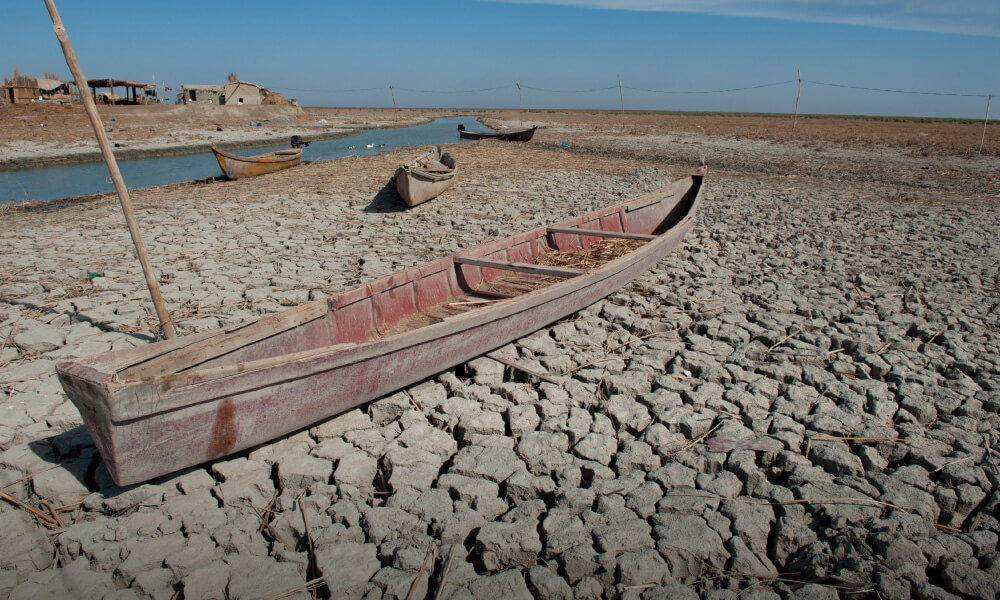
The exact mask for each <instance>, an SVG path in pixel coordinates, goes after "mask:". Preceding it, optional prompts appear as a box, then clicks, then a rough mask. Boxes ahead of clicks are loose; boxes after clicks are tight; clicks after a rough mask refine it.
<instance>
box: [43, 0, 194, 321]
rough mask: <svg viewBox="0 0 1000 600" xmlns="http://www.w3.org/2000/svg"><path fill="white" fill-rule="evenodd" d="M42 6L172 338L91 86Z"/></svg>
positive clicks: (49, 2)
mask: <svg viewBox="0 0 1000 600" xmlns="http://www.w3.org/2000/svg"><path fill="white" fill-rule="evenodd" d="M45 7H46V8H48V9H49V16H50V17H51V18H52V25H53V29H54V30H55V33H56V37H57V38H58V39H59V44H60V45H61V46H62V50H63V55H65V57H66V64H67V65H68V66H69V70H70V72H71V73H73V77H74V78H76V86H77V87H78V88H80V92H81V93H80V97H81V98H83V99H84V101H83V105H84V108H86V109H87V116H88V117H90V124H91V126H93V128H94V134H95V135H96V136H97V143H98V145H100V147H101V154H103V155H104V162H106V163H107V164H108V171H109V172H110V173H111V180H112V181H114V184H115V190H117V191H118V199H119V200H121V204H122V212H123V213H125V223H126V224H128V232H129V233H130V234H131V235H132V242H133V243H134V244H135V252H136V254H137V255H139V263H140V264H141V265H142V273H143V275H145V276H146V285H147V286H149V295H150V296H151V297H152V299H153V306H154V307H156V316H157V317H158V318H159V319H160V329H161V330H162V333H163V337H164V338H166V339H168V340H169V339H171V338H173V337H174V324H173V323H172V322H171V321H170V313H169V312H167V306H166V305H165V304H164V303H163V296H161V295H160V286H159V285H158V284H157V283H156V276H155V275H154V273H153V267H152V265H150V264H149V257H147V256H146V246H145V245H144V244H143V243H142V236H141V235H140V234H139V224H138V223H137V222H136V220H135V213H134V212H133V211H132V200H131V199H130V198H129V194H128V188H127V187H125V180H124V179H122V174H121V171H119V170H118V163H117V162H116V161H115V155H114V154H112V153H111V143H110V142H109V141H108V136H107V134H106V133H105V132H104V125H103V124H102V123H101V117H100V116H99V115H98V114H97V106H95V104H94V102H93V99H92V98H91V97H90V88H89V87H88V86H87V78H86V77H84V76H83V69H81V68H80V61H78V60H77V58H76V53H75V52H73V46H71V45H70V43H69V36H68V35H66V28H65V27H63V24H62V19H60V18H59V12H58V11H57V10H56V5H55V3H54V0H45Z"/></svg>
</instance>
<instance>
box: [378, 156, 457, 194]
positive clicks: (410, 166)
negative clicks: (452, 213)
mask: <svg viewBox="0 0 1000 600" xmlns="http://www.w3.org/2000/svg"><path fill="white" fill-rule="evenodd" d="M457 172H458V167H457V166H456V165H455V159H454V158H452V157H451V154H449V153H447V152H445V151H443V150H441V146H437V147H435V148H434V150H432V151H430V152H428V153H427V154H424V155H422V156H420V157H418V158H416V159H415V160H413V161H412V162H410V163H407V164H405V165H403V166H401V167H399V168H398V169H396V174H395V175H393V176H392V177H393V179H394V180H395V182H396V191H397V192H399V195H400V196H401V197H402V198H403V200H404V201H406V203H407V204H408V205H410V206H416V205H418V204H420V203H421V202H427V201H428V200H430V199H431V198H437V197H438V196H440V195H441V193H442V192H444V191H445V190H446V189H448V188H449V187H451V183H452V181H453V180H454V179H455V173H457Z"/></svg>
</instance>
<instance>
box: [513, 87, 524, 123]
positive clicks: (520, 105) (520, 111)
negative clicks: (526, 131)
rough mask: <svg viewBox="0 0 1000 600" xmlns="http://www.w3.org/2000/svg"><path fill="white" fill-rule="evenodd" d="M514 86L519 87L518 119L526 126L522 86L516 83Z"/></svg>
mask: <svg viewBox="0 0 1000 600" xmlns="http://www.w3.org/2000/svg"><path fill="white" fill-rule="evenodd" d="M514 85H516V86H517V118H518V119H519V120H520V123H521V124H522V125H524V99H523V98H522V97H521V84H520V83H518V82H516V81H515V82H514Z"/></svg>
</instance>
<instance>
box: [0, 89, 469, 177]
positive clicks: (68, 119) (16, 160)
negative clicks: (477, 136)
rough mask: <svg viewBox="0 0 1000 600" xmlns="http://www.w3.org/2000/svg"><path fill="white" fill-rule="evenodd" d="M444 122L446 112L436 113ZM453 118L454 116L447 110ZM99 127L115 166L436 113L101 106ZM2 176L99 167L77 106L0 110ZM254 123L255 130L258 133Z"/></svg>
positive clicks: (396, 123) (414, 120) (351, 130)
mask: <svg viewBox="0 0 1000 600" xmlns="http://www.w3.org/2000/svg"><path fill="white" fill-rule="evenodd" d="M438 112H440V113H441V115H448V114H452V113H447V112H446V111H438ZM452 112H454V111H452ZM100 114H101V118H102V122H103V123H104V124H105V127H106V129H105V130H106V132H107V133H108V138H109V140H110V141H111V142H112V144H113V145H115V147H114V149H113V151H114V154H115V157H116V158H117V159H118V160H121V161H127V160H135V159H143V158H162V157H168V156H183V155H188V154H198V153H202V152H207V151H208V150H209V147H210V146H211V145H212V144H218V145H219V146H220V147H222V148H225V149H228V150H234V149H244V148H258V147H265V146H280V145H282V144H284V143H286V142H287V141H288V140H289V139H290V138H291V136H292V135H301V136H302V138H303V139H304V140H305V141H310V142H311V141H320V140H327V139H336V138H342V137H349V136H352V135H356V134H357V133H359V132H360V131H362V130H365V129H387V128H395V127H410V126H414V125H420V124H423V123H428V122H430V121H432V120H433V119H434V118H436V113H435V114H431V113H430V112H427V111H414V112H411V113H407V114H404V115H403V116H399V115H397V114H395V113H393V114H374V113H370V112H361V111H350V110H346V111H345V110H343V109H336V110H331V109H310V110H309V111H306V110H303V109H301V108H298V107H291V106H241V107H227V106H215V105H182V106H166V105H163V106H121V107H101V110H100ZM0 123H2V124H3V125H4V127H0V170H18V169H26V168H37V167H49V166H59V165H75V164H88V163H98V162H101V161H102V160H103V157H102V155H101V152H100V149H99V148H98V146H97V141H96V139H94V133H93V130H92V128H91V126H90V123H89V121H87V120H86V116H85V114H84V113H83V110H82V107H80V106H62V105H45V106H43V105H38V106H33V105H27V107H25V106H24V105H11V106H0ZM258 123H259V126H258Z"/></svg>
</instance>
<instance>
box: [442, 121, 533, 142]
mask: <svg viewBox="0 0 1000 600" xmlns="http://www.w3.org/2000/svg"><path fill="white" fill-rule="evenodd" d="M536 129H538V126H537V125H536V126H534V127H532V128H531V129H525V130H524V131H511V132H508V133H504V132H500V131H494V132H492V133H480V132H478V131H468V130H467V129H466V128H465V125H462V124H461V123H459V124H458V137H460V138H462V139H463V140H502V141H504V142H527V141H528V140H530V139H531V137H532V136H533V135H535V130H536Z"/></svg>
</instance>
